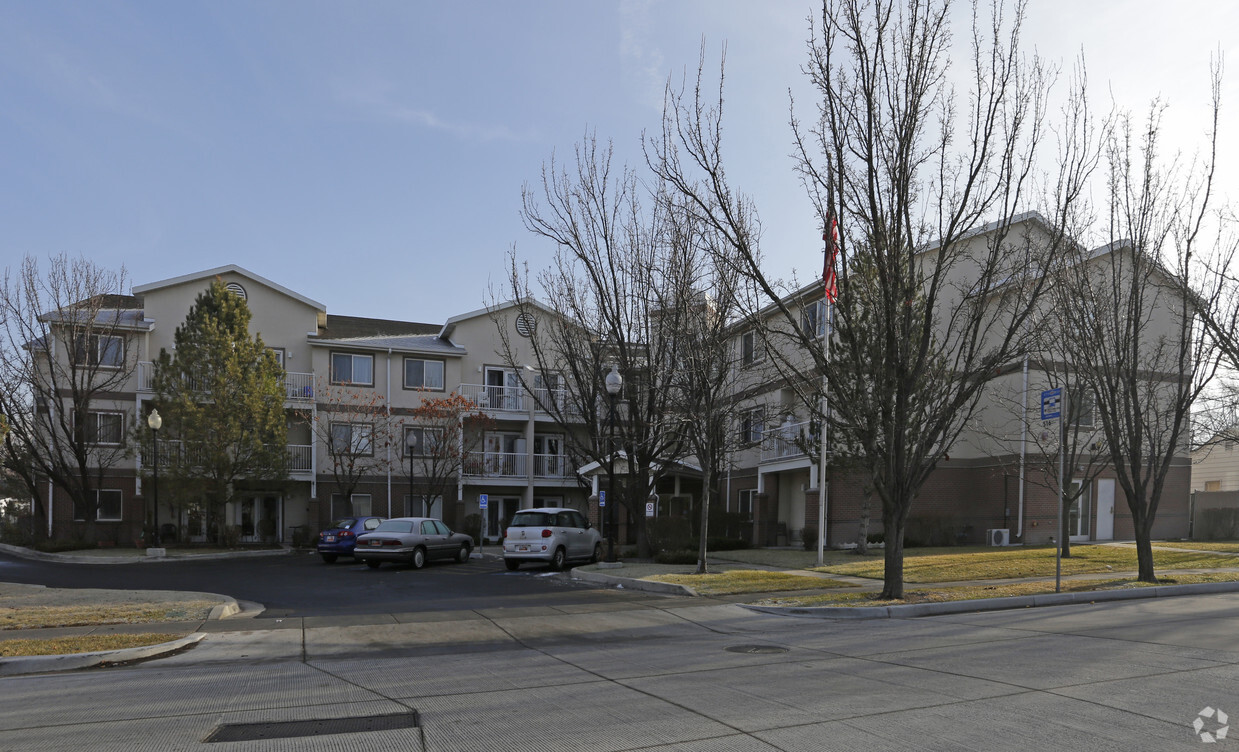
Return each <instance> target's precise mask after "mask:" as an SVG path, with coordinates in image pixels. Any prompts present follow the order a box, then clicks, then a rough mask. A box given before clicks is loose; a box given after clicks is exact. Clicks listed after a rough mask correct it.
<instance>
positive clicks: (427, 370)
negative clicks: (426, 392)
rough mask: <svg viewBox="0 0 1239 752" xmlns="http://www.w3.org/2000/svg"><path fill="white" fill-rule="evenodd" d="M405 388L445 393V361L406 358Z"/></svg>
mask: <svg viewBox="0 0 1239 752" xmlns="http://www.w3.org/2000/svg"><path fill="white" fill-rule="evenodd" d="M404 388H405V389H431V390H433V391H436V392H441V391H443V361H441V360H427V359H425V358H405V359H404Z"/></svg>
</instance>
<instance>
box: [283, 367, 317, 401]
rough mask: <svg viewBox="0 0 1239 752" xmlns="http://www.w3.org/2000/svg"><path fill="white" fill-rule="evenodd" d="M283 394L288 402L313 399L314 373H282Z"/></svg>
mask: <svg viewBox="0 0 1239 752" xmlns="http://www.w3.org/2000/svg"><path fill="white" fill-rule="evenodd" d="M284 395H285V399H287V400H288V401H289V402H313V401H314V374H312V373H294V372H292V371H286V372H285V373H284Z"/></svg>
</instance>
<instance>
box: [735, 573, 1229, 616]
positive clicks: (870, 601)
mask: <svg viewBox="0 0 1239 752" xmlns="http://www.w3.org/2000/svg"><path fill="white" fill-rule="evenodd" d="M1237 580H1239V573H1236V572H1218V573H1217V574H1181V575H1175V576H1174V577H1164V578H1162V579H1161V580H1160V581H1159V582H1158V583H1157V584H1158V585H1194V584H1197V583H1202V582H1234V581H1237ZM1139 587H1150V584H1149V583H1145V582H1138V581H1136V580H1133V579H1116V580H1105V579H1101V580H1077V581H1074V582H1064V583H1063V589H1062V592H1064V593H1082V592H1087V591H1098V590H1122V589H1126V588H1139ZM1053 592H1054V583H1053V582H1014V583H1008V584H1003V585H969V586H963V587H944V588H937V589H934V590H905V591H904V596H905V597H904V599H903V600H901V601H890V600H878V599H877V593H822V594H819V595H806V596H797V597H788V598H766V599H763V600H760V601H754V602H753V605H758V606H791V607H800V608H804V607H809V606H900V605H904V604H908V603H944V602H947V601H965V600H975V599H978V598H1008V597H1013V596H1018V595H1044V594H1047V593H1053Z"/></svg>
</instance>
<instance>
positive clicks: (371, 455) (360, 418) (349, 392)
mask: <svg viewBox="0 0 1239 752" xmlns="http://www.w3.org/2000/svg"><path fill="white" fill-rule="evenodd" d="M314 395H315V399H316V401H317V403H318V404H317V406H316V409H315V410H314V413H313V415H310V416H306V418H307V420H308V422H309V424H310V430H311V431H313V433H314V435H315V437H316V438H317V439H318V441H319V442H321V443H322V445H323V446H324V447H326V449H327V464H328V470H330V472H331V477H332V480H333V481H334V482H335V487H336V492H337V493H339V494H340V495H341V496H343V497H344V499H346V500H347V499H349V498H351V497H352V495H353V492H354V491H355V490H356V489H357V486H358V485H360V484H361V482H362V480H363V479H364V478H365V477H366V476H377V475H384V474H386V473H387V471H388V470H389V469H390V467H391V464H392V454H391V449H392V448H393V444H394V442H395V441H396V438H397V433H398V430H397V429H396V428H395V424H394V423H393V420H392V417H391V414H390V410H389V409H388V405H387V401H386V399H384V397H383V396H382V395H381V394H379V393H377V392H376V391H375V390H372V389H357V388H355V387H351V386H348V385H346V384H333V383H331V380H330V379H329V378H325V377H323V378H319V379H318V384H317V385H316V387H315V390H314Z"/></svg>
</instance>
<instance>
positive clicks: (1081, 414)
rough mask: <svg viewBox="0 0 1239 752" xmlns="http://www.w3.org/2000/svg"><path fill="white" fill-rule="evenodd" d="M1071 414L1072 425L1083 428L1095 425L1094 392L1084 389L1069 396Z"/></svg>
mask: <svg viewBox="0 0 1239 752" xmlns="http://www.w3.org/2000/svg"><path fill="white" fill-rule="evenodd" d="M1069 404H1070V410H1071V415H1070V416H1069V417H1070V422H1071V424H1072V425H1076V426H1080V427H1081V428H1092V427H1093V393H1092V392H1089V391H1082V392H1081V393H1080V394H1078V395H1075V394H1073V395H1071V396H1070V397H1069Z"/></svg>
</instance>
